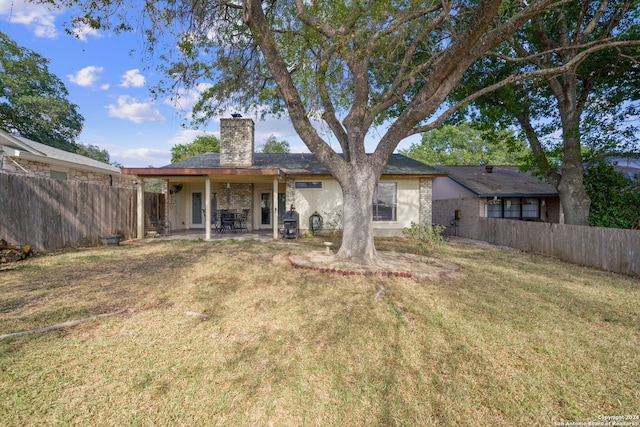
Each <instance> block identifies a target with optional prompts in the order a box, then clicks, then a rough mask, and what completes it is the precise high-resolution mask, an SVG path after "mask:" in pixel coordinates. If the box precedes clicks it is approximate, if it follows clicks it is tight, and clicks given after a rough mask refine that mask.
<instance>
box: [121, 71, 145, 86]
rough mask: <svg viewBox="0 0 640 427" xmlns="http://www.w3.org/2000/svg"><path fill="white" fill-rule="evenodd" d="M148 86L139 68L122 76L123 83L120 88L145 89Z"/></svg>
mask: <svg viewBox="0 0 640 427" xmlns="http://www.w3.org/2000/svg"><path fill="white" fill-rule="evenodd" d="M145 84H146V79H145V78H144V76H143V75H142V74H140V70H138V69H137V68H136V69H134V70H129V71H127V72H126V73H124V74H123V75H122V83H120V84H119V85H118V86H120V87H143V86H144V85H145Z"/></svg>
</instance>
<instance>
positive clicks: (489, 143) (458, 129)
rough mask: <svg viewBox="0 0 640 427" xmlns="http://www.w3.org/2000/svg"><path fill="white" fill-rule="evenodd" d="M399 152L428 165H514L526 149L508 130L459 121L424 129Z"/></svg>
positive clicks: (524, 153)
mask: <svg viewBox="0 0 640 427" xmlns="http://www.w3.org/2000/svg"><path fill="white" fill-rule="evenodd" d="M400 153H401V154H404V155H405V156H408V157H411V158H412V159H416V160H419V161H421V162H423V163H426V164H428V165H453V166H456V165H516V164H518V160H520V161H522V160H521V159H522V158H523V157H524V156H525V155H526V153H527V149H526V145H525V144H524V143H523V142H522V141H521V140H519V139H517V138H516V137H515V136H514V135H513V132H512V131H510V130H501V131H492V130H481V129H479V128H478V127H474V126H472V125H471V124H469V123H461V124H459V125H444V126H442V127H440V128H438V129H434V130H432V131H429V132H425V133H424V134H423V135H422V140H421V141H420V143H414V144H411V147H409V148H408V149H404V150H400Z"/></svg>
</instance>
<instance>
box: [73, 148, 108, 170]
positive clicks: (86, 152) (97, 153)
mask: <svg viewBox="0 0 640 427" xmlns="http://www.w3.org/2000/svg"><path fill="white" fill-rule="evenodd" d="M76 154H80V155H81V156H85V157H89V158H90V159H93V160H97V161H99V162H102V163H106V164H108V165H110V164H111V159H110V156H109V152H108V151H107V150H102V149H100V147H98V146H97V145H91V144H78V148H77V150H76Z"/></svg>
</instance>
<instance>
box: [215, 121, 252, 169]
mask: <svg viewBox="0 0 640 427" xmlns="http://www.w3.org/2000/svg"><path fill="white" fill-rule="evenodd" d="M253 136H254V124H253V120H252V119H243V118H240V117H234V118H231V119H220V166H252V165H253V148H254V142H253Z"/></svg>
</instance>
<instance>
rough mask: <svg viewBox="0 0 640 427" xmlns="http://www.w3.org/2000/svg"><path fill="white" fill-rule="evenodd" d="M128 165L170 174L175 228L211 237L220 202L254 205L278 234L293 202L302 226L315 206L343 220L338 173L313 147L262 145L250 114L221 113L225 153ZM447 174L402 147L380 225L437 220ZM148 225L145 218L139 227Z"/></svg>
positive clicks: (259, 220)
mask: <svg viewBox="0 0 640 427" xmlns="http://www.w3.org/2000/svg"><path fill="white" fill-rule="evenodd" d="M123 173H126V174H132V175H135V176H136V177H138V178H139V179H140V180H141V181H143V180H144V179H145V178H161V179H162V180H163V182H164V185H163V188H165V189H166V190H165V191H166V196H167V204H166V210H167V212H166V218H167V219H168V220H170V221H171V223H172V227H173V229H174V230H176V229H205V230H206V231H205V237H206V236H207V235H209V234H208V233H210V228H209V227H205V224H206V223H207V222H206V220H205V218H207V217H209V218H215V215H214V214H215V212H216V211H218V210H225V209H232V210H235V211H238V212H240V211H245V212H247V221H246V224H245V225H246V228H247V229H248V230H271V231H273V233H274V237H277V236H278V229H279V228H280V227H281V225H282V223H283V219H284V218H283V216H284V214H285V212H286V211H288V210H289V209H290V207H291V206H292V205H293V206H295V209H296V212H298V214H299V219H300V224H299V225H300V229H301V233H302V232H306V231H308V230H309V228H310V226H309V218H310V217H311V216H312V215H313V214H314V213H317V214H319V215H320V216H321V217H322V219H323V229H324V230H327V229H339V228H340V227H341V218H342V191H341V189H340V186H339V185H338V183H337V181H336V180H335V179H334V178H333V177H332V176H331V174H330V173H329V172H328V171H327V170H326V169H325V168H324V167H323V166H322V165H321V164H320V163H319V162H318V161H317V160H316V159H315V157H314V156H313V155H312V154H305V153H287V154H263V153H255V152H254V123H253V120H251V119H247V118H225V119H221V121H220V153H207V154H203V155H200V156H196V157H192V158H190V159H187V160H184V161H181V162H178V163H174V164H171V165H168V166H164V167H160V168H123ZM443 175H444V174H443V173H441V172H439V171H437V170H435V169H434V168H432V167H430V166H427V165H425V164H423V163H420V162H417V161H415V160H413V159H410V158H408V157H406V156H403V155H399V154H394V155H393V156H392V157H391V158H390V160H389V162H388V164H387V167H386V168H385V170H384V172H383V174H382V176H381V178H380V182H379V186H378V192H377V197H376V202H375V203H373V211H374V212H373V215H374V233H375V234H376V235H378V236H400V235H402V230H403V228H404V227H409V226H410V225H411V223H412V222H416V223H423V222H428V223H431V207H432V204H431V186H432V182H433V179H434V178H435V177H436V176H443ZM139 191H143V189H142V188H140V189H139ZM207 195H209V197H208V198H207ZM207 199H208V200H207ZM142 229H143V227H142V224H139V228H138V230H139V234H141V233H140V232H141V230H142ZM139 237H141V236H139Z"/></svg>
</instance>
